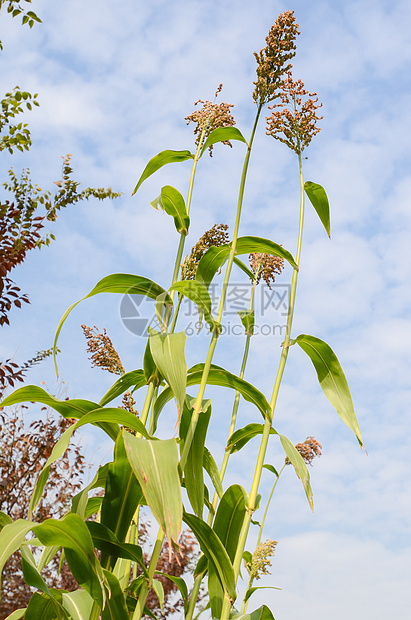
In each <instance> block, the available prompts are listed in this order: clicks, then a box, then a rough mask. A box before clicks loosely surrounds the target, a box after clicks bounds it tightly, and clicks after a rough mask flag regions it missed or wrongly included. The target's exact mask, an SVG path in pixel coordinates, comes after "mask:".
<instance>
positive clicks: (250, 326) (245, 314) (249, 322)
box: [237, 310, 255, 336]
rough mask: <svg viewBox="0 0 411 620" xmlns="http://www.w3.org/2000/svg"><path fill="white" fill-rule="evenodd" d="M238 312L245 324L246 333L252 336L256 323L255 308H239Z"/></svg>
mask: <svg viewBox="0 0 411 620" xmlns="http://www.w3.org/2000/svg"><path fill="white" fill-rule="evenodd" d="M237 314H238V316H239V317H240V319H241V323H242V324H243V325H244V329H245V333H246V335H247V336H252V335H253V334H254V323H255V316H254V310H239V311H238V312H237Z"/></svg>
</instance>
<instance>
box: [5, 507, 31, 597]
mask: <svg viewBox="0 0 411 620" xmlns="http://www.w3.org/2000/svg"><path fill="white" fill-rule="evenodd" d="M33 525H34V524H33V522H32V521H26V520H25V519H18V520H17V521H14V522H13V523H9V524H8V525H5V526H4V527H3V529H2V530H1V532H0V585H1V574H2V572H3V568H4V565H5V563H6V562H7V560H8V559H9V557H10V556H11V555H13V553H15V551H17V549H19V548H20V545H21V544H22V543H23V542H24V540H25V537H26V534H27V533H28V532H29V531H30V530H31V529H32V527H33Z"/></svg>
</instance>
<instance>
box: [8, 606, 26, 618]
mask: <svg viewBox="0 0 411 620" xmlns="http://www.w3.org/2000/svg"><path fill="white" fill-rule="evenodd" d="M26 610H27V608H26V607H24V608H23V609H16V610H15V611H13V613H12V614H10V615H9V616H7V618H6V620H20V618H23V616H24V614H25V613H26Z"/></svg>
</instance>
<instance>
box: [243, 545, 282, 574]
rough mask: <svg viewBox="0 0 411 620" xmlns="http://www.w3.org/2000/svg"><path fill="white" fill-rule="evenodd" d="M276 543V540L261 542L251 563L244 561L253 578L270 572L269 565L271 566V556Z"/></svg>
mask: <svg viewBox="0 0 411 620" xmlns="http://www.w3.org/2000/svg"><path fill="white" fill-rule="evenodd" d="M276 545H277V541H276V540H266V541H265V542H262V543H260V544H259V545H258V547H257V548H256V550H255V551H254V553H253V556H252V560H251V563H249V562H244V564H245V567H246V569H247V570H248V572H249V574H250V578H251V579H260V577H261V575H269V574H270V571H269V570H268V567H269V566H271V558H272V556H273V555H274V552H275V547H276Z"/></svg>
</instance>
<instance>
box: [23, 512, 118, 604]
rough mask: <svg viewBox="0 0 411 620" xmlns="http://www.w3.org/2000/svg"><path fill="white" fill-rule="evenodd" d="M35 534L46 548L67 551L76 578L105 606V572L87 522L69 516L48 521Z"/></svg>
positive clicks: (72, 515) (35, 529)
mask: <svg viewBox="0 0 411 620" xmlns="http://www.w3.org/2000/svg"><path fill="white" fill-rule="evenodd" d="M33 532H34V534H35V535H36V536H37V538H39V540H40V542H41V543H43V545H46V546H48V547H49V546H53V545H56V546H57V545H59V546H61V547H63V548H64V551H65V554H66V559H67V562H68V564H69V566H70V570H71V572H72V574H73V577H74V578H75V580H76V581H77V582H78V583H79V584H80V585H81V586H82V587H83V588H84V589H85V590H86V591H87V592H88V593H89V594H90V596H91V597H92V598H93V599H94V600H95V601H96V602H97V603H98V604H99V605H100V607H102V606H103V605H104V601H105V598H106V596H105V591H104V586H103V573H102V569H101V566H100V564H99V563H98V561H97V558H96V556H95V554H94V545H93V541H92V538H91V535H90V533H89V531H88V528H87V526H86V524H85V523H84V521H83V519H81V518H80V517H79V516H78V515H75V514H68V515H66V516H65V517H63V518H62V519H60V520H59V521H58V520H57V519H47V520H46V521H44V522H43V523H42V524H41V525H37V526H35V527H33Z"/></svg>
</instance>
